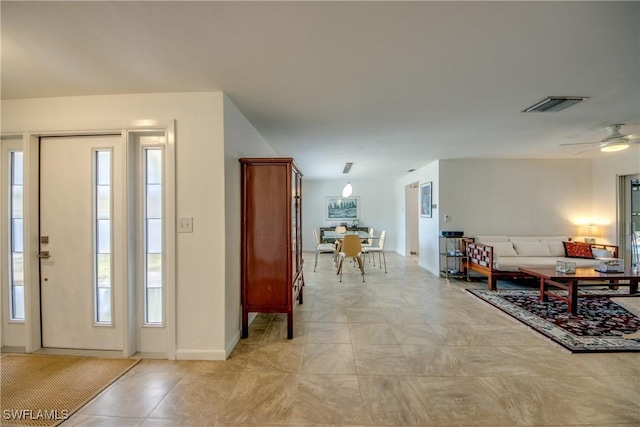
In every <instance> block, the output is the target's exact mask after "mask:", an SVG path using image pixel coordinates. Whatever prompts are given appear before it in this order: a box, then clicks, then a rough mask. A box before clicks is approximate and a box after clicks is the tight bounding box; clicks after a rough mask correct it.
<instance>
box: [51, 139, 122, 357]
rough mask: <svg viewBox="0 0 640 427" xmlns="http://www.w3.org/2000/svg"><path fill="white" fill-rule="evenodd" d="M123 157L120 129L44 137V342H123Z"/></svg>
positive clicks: (115, 346)
mask: <svg viewBox="0 0 640 427" xmlns="http://www.w3.org/2000/svg"><path fill="white" fill-rule="evenodd" d="M123 156H124V154H123V141H122V137H121V136H120V135H110V136H76V137H43V138H41V139H40V289H41V293H40V295H41V310H42V346H43V347H56V348H76V349H93V350H121V349H122V348H123V330H124V329H123V328H125V327H126V325H123V323H124V321H126V316H123V295H124V294H125V292H126V289H124V288H123V287H125V286H126V273H124V272H125V269H126V265H124V264H126V262H125V261H124V260H126V255H125V254H123V252H125V251H126V249H125V248H126V236H125V233H126V227H125V223H126V219H125V218H126V215H125V213H124V194H123V193H124V190H123V188H124V186H123V183H124V182H125V181H124V179H125V168H124V157H123ZM119 251H120V253H119Z"/></svg>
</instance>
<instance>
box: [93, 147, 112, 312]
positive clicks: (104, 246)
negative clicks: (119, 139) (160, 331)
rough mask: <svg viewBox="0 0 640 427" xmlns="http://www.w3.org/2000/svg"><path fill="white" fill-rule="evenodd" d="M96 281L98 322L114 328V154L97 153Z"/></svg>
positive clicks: (104, 151)
mask: <svg viewBox="0 0 640 427" xmlns="http://www.w3.org/2000/svg"><path fill="white" fill-rule="evenodd" d="M94 165H95V189H94V190H95V194H94V200H95V205H94V224H95V228H94V236H95V239H94V240H95V243H94V256H95V258H94V260H95V263H94V265H95V267H94V278H95V280H94V281H95V320H96V322H97V323H98V324H107V325H110V324H112V316H111V314H112V307H113V303H112V297H113V296H112V263H113V257H112V253H111V224H112V222H111V219H112V218H111V193H112V188H111V151H110V150H98V151H96V152H95V162H94Z"/></svg>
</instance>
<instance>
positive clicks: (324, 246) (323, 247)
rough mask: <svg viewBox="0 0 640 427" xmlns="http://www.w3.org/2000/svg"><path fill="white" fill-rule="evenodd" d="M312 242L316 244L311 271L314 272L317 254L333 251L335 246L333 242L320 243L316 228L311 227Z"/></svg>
mask: <svg viewBox="0 0 640 427" xmlns="http://www.w3.org/2000/svg"><path fill="white" fill-rule="evenodd" d="M313 242H314V243H315V245H316V263H315V264H314V265H313V272H314V273H315V272H316V267H317V266H318V254H321V253H322V254H326V253H334V251H335V246H334V244H333V243H320V238H319V237H318V230H316V229H315V228H314V229H313Z"/></svg>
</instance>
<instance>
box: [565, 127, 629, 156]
mask: <svg viewBox="0 0 640 427" xmlns="http://www.w3.org/2000/svg"><path fill="white" fill-rule="evenodd" d="M623 126H624V123H618V124H615V125H609V126H607V127H605V129H606V130H607V132H609V136H607V137H606V138H604V139H603V140H601V141H599V142H576V143H572V144H560V145H561V146H567V145H594V146H598V147H600V151H605V152H612V151H620V150H624V149H626V148H629V146H630V145H631V144H640V134H631V135H624V134H622V133H620V129H621V128H622V127H623ZM594 148H596V147H591V148H588V149H586V150H584V151H580V152H578V153H576V154H580V153H584V152H585V151H589V150H593V149H594Z"/></svg>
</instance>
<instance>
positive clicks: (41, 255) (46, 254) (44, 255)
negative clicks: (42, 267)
mask: <svg viewBox="0 0 640 427" xmlns="http://www.w3.org/2000/svg"><path fill="white" fill-rule="evenodd" d="M38 258H40V259H49V258H51V254H50V253H49V251H42V252H40V253H39V254H38Z"/></svg>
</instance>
